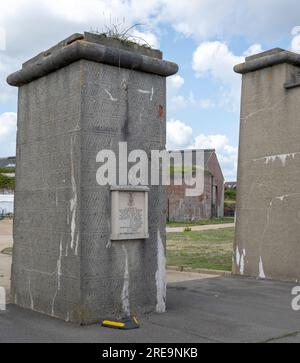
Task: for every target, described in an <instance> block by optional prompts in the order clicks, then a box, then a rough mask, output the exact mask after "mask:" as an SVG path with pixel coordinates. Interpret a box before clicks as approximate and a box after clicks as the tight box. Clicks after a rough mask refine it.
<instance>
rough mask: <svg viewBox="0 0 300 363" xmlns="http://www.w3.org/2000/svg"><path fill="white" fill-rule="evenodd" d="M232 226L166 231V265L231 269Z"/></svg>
mask: <svg viewBox="0 0 300 363" xmlns="http://www.w3.org/2000/svg"><path fill="white" fill-rule="evenodd" d="M233 239H234V228H224V229H218V230H209V231H201V232H183V233H167V265H168V266H177V267H190V268H195V269H196V268H197V269H201V268H203V269H212V270H223V271H231V265H232V249H233V248H232V246H233Z"/></svg>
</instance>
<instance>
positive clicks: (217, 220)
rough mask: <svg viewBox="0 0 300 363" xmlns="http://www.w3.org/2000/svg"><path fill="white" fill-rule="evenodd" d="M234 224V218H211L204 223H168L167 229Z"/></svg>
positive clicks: (203, 221)
mask: <svg viewBox="0 0 300 363" xmlns="http://www.w3.org/2000/svg"><path fill="white" fill-rule="evenodd" d="M225 223H234V218H232V217H224V218H211V219H205V220H202V221H192V222H168V223H167V227H192V226H205V225H210V224H225Z"/></svg>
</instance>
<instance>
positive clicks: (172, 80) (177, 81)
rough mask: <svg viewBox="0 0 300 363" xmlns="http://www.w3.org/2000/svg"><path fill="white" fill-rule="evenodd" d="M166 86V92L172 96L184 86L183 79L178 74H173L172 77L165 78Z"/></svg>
mask: <svg viewBox="0 0 300 363" xmlns="http://www.w3.org/2000/svg"><path fill="white" fill-rule="evenodd" d="M167 84H168V91H169V92H170V93H171V94H174V93H176V92H177V91H178V90H179V89H180V88H181V87H182V86H183V85H184V78H182V77H181V76H180V75H179V74H175V75H174V76H171V77H168V78H167Z"/></svg>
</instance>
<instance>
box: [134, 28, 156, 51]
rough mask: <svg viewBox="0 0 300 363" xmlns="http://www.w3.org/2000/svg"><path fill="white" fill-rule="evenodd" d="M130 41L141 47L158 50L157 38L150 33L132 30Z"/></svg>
mask: <svg viewBox="0 0 300 363" xmlns="http://www.w3.org/2000/svg"><path fill="white" fill-rule="evenodd" d="M130 34H131V35H132V39H133V40H134V41H135V42H136V43H138V44H141V45H144V44H146V45H148V46H150V47H152V48H155V49H158V48H159V47H160V43H159V39H158V37H157V36H156V35H155V34H153V33H150V32H141V31H139V30H137V29H134V30H133V31H132V32H131V33H130Z"/></svg>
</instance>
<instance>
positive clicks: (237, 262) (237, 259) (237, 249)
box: [235, 247, 241, 267]
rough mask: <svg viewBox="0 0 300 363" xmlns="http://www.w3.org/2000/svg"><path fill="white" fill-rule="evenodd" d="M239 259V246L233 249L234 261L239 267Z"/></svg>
mask: <svg viewBox="0 0 300 363" xmlns="http://www.w3.org/2000/svg"><path fill="white" fill-rule="evenodd" d="M240 261H241V255H240V251H239V248H238V247H237V248H236V251H235V262H236V265H237V266H238V267H240Z"/></svg>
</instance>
